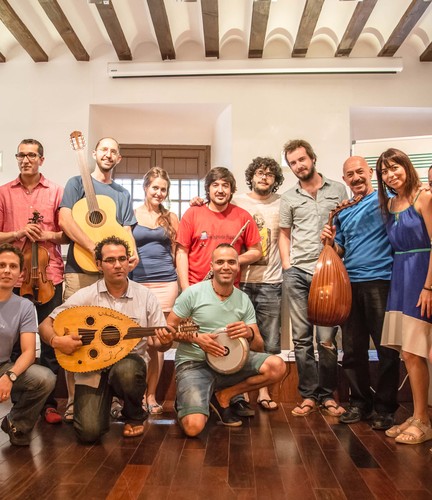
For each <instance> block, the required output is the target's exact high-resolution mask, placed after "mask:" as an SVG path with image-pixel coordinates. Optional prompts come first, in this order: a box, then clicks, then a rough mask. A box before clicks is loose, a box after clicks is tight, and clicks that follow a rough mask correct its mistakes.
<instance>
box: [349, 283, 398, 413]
mask: <svg viewBox="0 0 432 500" xmlns="http://www.w3.org/2000/svg"><path fill="white" fill-rule="evenodd" d="M389 287H390V281H385V280H377V281H364V282H361V283H351V290H352V298H353V300H352V308H351V313H350V315H349V317H348V319H347V320H346V322H345V324H344V325H342V348H343V351H344V355H343V361H342V366H343V369H344V372H345V374H346V376H347V377H348V380H349V384H350V405H352V406H358V407H359V408H362V409H363V410H365V411H371V410H372V409H375V410H376V411H377V412H384V413H394V412H395V411H396V410H397V408H398V403H397V393H398V385H399V364H400V361H399V352H398V351H396V350H395V349H390V348H388V347H384V346H383V347H381V332H382V326H383V322H384V314H385V310H386V304H387V295H388V291H389ZM370 337H371V338H372V340H373V342H374V344H375V348H376V350H377V353H378V359H379V365H378V380H377V385H376V388H375V395H374V394H373V393H372V390H371V382H370V376H369V342H370Z"/></svg>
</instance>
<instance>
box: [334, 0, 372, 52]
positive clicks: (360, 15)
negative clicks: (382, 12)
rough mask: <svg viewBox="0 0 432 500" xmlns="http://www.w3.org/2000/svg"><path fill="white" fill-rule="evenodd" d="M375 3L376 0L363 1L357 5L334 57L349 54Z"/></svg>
mask: <svg viewBox="0 0 432 500" xmlns="http://www.w3.org/2000/svg"><path fill="white" fill-rule="evenodd" d="M377 1H378V0H363V2H358V3H357V5H356V8H355V9H354V13H353V15H352V17H351V19H350V22H349V24H348V26H347V29H346V30H345V33H344V34H343V37H342V39H341V41H340V43H339V46H338V48H337V50H336V52H335V56H336V57H341V56H349V55H350V54H351V51H352V49H353V48H354V45H355V44H356V42H357V40H358V37H359V36H360V35H361V32H362V31H363V28H364V27H365V24H366V22H367V20H368V19H369V16H370V15H371V13H372V11H373V9H374V7H375V4H376V3H377Z"/></svg>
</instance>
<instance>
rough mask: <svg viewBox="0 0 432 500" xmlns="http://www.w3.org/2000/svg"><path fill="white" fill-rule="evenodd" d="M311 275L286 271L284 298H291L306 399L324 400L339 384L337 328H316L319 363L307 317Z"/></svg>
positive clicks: (295, 348)
mask: <svg viewBox="0 0 432 500" xmlns="http://www.w3.org/2000/svg"><path fill="white" fill-rule="evenodd" d="M311 282H312V275H311V274H308V273H306V272H305V271H302V270H301V269H299V268H297V267H290V268H289V269H286V270H284V271H283V293H284V300H287V301H288V304H289V313H290V318H291V330H292V339H293V343H294V352H295V358H296V364H297V371H298V377H299V385H298V390H299V392H300V394H301V396H302V398H303V399H306V398H308V399H313V400H314V401H317V402H324V401H326V400H327V399H331V398H333V392H334V390H335V389H336V387H337V345H336V334H337V327H323V326H316V327H315V335H316V342H317V347H318V358H319V359H318V364H317V363H316V361H315V352H314V345H313V330H314V325H312V323H310V322H309V320H308V314H307V312H308V297H309V291H310V286H311Z"/></svg>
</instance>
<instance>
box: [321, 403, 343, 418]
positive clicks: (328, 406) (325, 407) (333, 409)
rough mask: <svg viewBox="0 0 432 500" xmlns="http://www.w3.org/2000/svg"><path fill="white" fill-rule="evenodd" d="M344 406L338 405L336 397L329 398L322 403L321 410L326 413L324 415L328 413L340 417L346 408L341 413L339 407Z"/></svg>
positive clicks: (330, 415)
mask: <svg viewBox="0 0 432 500" xmlns="http://www.w3.org/2000/svg"><path fill="white" fill-rule="evenodd" d="M340 408H342V406H340V405H338V404H337V403H336V401H335V400H334V399H327V401H324V403H323V404H322V405H321V411H322V413H324V415H328V416H329V417H340V416H341V415H343V414H344V413H345V411H346V410H345V409H344V408H342V409H343V412H342V413H341V412H340V411H339V409H340Z"/></svg>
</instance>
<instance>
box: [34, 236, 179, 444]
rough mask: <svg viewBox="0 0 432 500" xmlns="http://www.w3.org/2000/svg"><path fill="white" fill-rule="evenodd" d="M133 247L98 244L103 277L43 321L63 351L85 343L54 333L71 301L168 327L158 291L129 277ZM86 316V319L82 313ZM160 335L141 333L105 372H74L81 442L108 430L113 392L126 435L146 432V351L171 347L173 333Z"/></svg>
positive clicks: (109, 241)
mask: <svg viewBox="0 0 432 500" xmlns="http://www.w3.org/2000/svg"><path fill="white" fill-rule="evenodd" d="M130 255H131V254H130V249H129V246H128V244H127V243H126V242H125V241H123V240H121V239H120V238H117V237H115V236H110V237H108V238H105V239H104V240H102V241H101V242H100V243H98V244H97V245H96V248H95V258H96V264H97V267H98V269H99V270H100V272H102V273H103V278H102V279H101V280H99V281H97V282H96V283H94V284H93V285H90V286H88V287H85V288H82V289H81V290H79V291H77V292H76V293H75V294H74V295H72V296H71V297H70V298H69V299H67V300H66V301H65V302H64V303H63V304H62V305H61V306H59V307H57V308H56V309H54V311H53V312H52V313H51V314H50V316H49V317H48V318H46V319H45V320H44V321H43V323H42V324H41V326H40V331H41V334H42V336H43V339H44V341H45V342H47V343H48V344H50V345H52V346H53V347H54V348H55V349H59V350H60V351H61V352H62V353H64V354H73V353H74V352H75V351H76V350H78V349H79V348H80V347H81V346H82V342H81V338H80V336H79V335H73V334H72V335H65V336H62V337H59V336H57V335H56V333H55V332H54V328H53V323H54V318H55V317H56V316H57V315H58V314H59V313H60V312H61V311H63V310H65V309H67V308H69V307H73V306H102V307H108V308H110V309H113V310H116V311H118V312H121V313H123V314H125V315H126V316H129V317H130V318H131V319H133V320H135V321H136V322H137V323H138V324H139V325H140V326H141V327H152V326H164V325H165V324H166V323H165V317H164V315H163V312H162V309H161V307H160V305H159V302H158V301H157V299H156V297H155V295H153V294H152V293H151V292H149V290H148V289H147V288H145V287H143V286H141V285H139V284H138V283H135V282H133V281H131V280H129V279H128V272H129V258H130ZM83 319H85V318H83ZM156 334H157V338H154V337H148V338H143V339H142V340H140V342H139V343H138V344H137V345H136V346H135V348H134V349H133V350H132V351H131V352H130V353H129V354H128V355H127V356H126V357H125V358H123V359H121V360H120V361H117V362H116V363H115V364H114V365H112V366H111V367H109V368H106V369H104V370H102V371H92V372H89V373H79V374H75V382H76V389H75V399H74V422H73V423H74V429H75V432H76V435H77V437H78V439H79V440H80V441H81V442H83V443H93V442H95V441H97V440H98V439H99V438H100V437H101V436H102V435H103V434H105V433H106V432H107V431H108V430H109V426H110V408H111V401H112V397H113V396H117V397H118V398H120V399H122V400H123V401H124V406H123V410H122V414H123V417H124V419H125V422H126V423H125V426H124V429H123V436H124V437H135V436H140V435H141V434H143V433H144V426H143V421H144V420H145V419H146V418H147V416H148V414H147V412H145V411H144V410H143V407H142V399H143V396H144V392H145V390H146V364H145V361H144V356H145V353H146V346H147V342H148V343H149V345H153V346H154V347H156V349H158V350H160V351H165V350H167V349H169V348H170V347H171V345H172V339H173V335H172V334H171V333H170V332H168V331H167V330H166V329H165V328H160V329H156Z"/></svg>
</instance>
